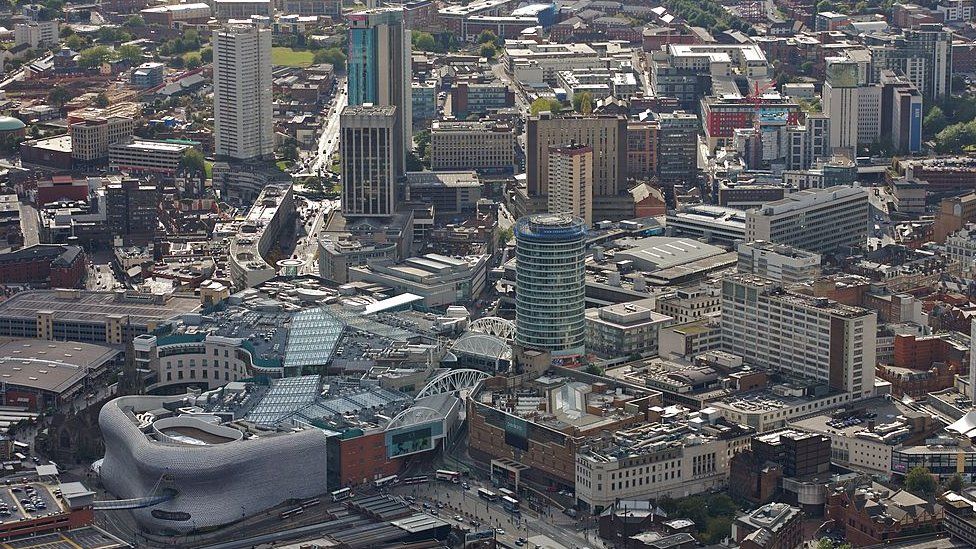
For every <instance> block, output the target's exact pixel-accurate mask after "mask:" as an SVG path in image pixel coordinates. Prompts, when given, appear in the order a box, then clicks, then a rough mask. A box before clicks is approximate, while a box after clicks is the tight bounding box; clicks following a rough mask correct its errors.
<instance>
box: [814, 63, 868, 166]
mask: <svg viewBox="0 0 976 549" xmlns="http://www.w3.org/2000/svg"><path fill="white" fill-rule="evenodd" d="M826 63H827V71H826V72H827V75H826V79H825V80H824V85H823V111H824V114H826V115H827V116H828V117H830V145H831V146H832V147H835V148H843V149H852V150H853V149H856V148H857V144H858V136H857V130H858V113H859V108H860V103H859V101H858V90H859V88H860V87H861V82H860V78H859V76H858V66H857V63H856V62H854V61H850V60H848V59H847V58H844V57H828V58H827V59H826Z"/></svg>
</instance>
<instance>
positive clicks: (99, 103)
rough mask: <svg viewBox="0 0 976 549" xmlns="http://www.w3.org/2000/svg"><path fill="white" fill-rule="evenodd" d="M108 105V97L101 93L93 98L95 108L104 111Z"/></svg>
mask: <svg viewBox="0 0 976 549" xmlns="http://www.w3.org/2000/svg"><path fill="white" fill-rule="evenodd" d="M108 104H109V101H108V96H107V95H105V92H102V93H100V94H98V95H96V96H95V106H96V107H99V108H102V109H104V108H105V107H107V106H108Z"/></svg>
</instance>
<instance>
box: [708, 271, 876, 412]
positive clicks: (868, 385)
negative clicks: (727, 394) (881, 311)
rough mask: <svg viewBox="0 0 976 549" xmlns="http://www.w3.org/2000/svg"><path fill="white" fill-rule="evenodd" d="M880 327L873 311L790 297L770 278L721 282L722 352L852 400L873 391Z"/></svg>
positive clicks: (740, 277) (733, 278)
mask: <svg viewBox="0 0 976 549" xmlns="http://www.w3.org/2000/svg"><path fill="white" fill-rule="evenodd" d="M877 323H878V321H877V313H876V312H874V311H869V310H867V309H863V308H860V307H850V306H847V305H841V304H839V303H837V302H834V301H831V300H829V299H825V298H817V297H812V296H807V295H802V294H798V293H793V292H789V291H786V290H784V289H783V287H782V285H781V284H779V283H776V282H774V281H772V280H770V279H768V278H762V277H758V276H755V275H733V276H729V277H726V278H724V279H723V280H722V345H723V349H724V350H726V351H729V352H731V353H735V354H737V355H739V356H741V357H742V358H743V359H744V360H745V361H747V362H749V363H752V364H756V365H757V366H760V367H766V368H774V369H777V370H779V371H782V372H785V373H789V374H793V375H795V376H798V377H803V378H808V379H815V380H818V381H821V382H823V383H825V384H827V385H829V386H830V388H832V389H834V390H837V391H844V392H847V393H849V394H851V395H852V396H853V398H862V397H867V396H871V395H872V394H873V392H874V368H875V363H876V353H877V341H876V338H877Z"/></svg>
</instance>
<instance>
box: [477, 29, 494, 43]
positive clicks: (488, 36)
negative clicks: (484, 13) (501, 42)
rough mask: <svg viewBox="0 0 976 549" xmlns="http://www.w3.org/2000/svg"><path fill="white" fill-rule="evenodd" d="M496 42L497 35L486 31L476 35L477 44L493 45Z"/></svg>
mask: <svg viewBox="0 0 976 549" xmlns="http://www.w3.org/2000/svg"><path fill="white" fill-rule="evenodd" d="M496 40H498V35H497V34H495V33H493V32H492V31H490V30H487V29H486V30H483V31H481V34H479V35H478V43H479V44H487V43H489V42H491V43H492V44H494V43H495V41H496Z"/></svg>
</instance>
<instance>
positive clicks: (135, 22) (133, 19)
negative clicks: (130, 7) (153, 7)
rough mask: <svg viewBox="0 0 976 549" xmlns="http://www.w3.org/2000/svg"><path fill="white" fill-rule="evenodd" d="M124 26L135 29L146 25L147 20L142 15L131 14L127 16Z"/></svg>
mask: <svg viewBox="0 0 976 549" xmlns="http://www.w3.org/2000/svg"><path fill="white" fill-rule="evenodd" d="M122 26H123V27H126V28H129V29H134V28H136V27H145V26H146V22H145V21H144V20H143V19H142V16H141V15H130V16H129V17H128V18H126V20H125V22H124V23H122Z"/></svg>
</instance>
